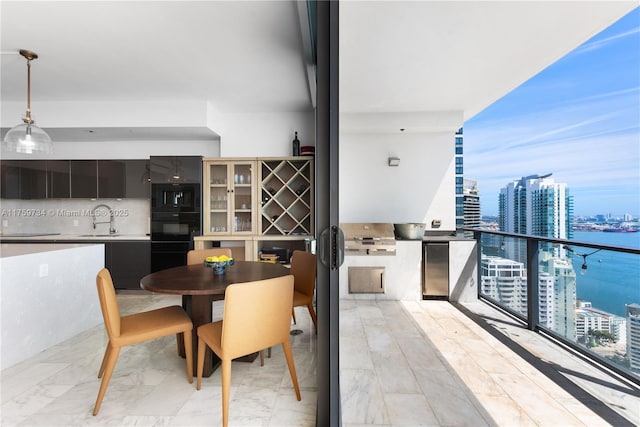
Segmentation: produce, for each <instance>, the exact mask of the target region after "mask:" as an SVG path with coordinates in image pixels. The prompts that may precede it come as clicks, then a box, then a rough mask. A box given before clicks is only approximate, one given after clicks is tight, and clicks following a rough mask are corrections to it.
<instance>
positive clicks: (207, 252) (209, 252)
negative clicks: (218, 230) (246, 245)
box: [187, 248, 233, 265]
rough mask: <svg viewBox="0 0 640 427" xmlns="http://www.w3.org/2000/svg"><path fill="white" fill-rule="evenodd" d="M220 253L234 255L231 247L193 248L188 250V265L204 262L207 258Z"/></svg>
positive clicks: (230, 256)
mask: <svg viewBox="0 0 640 427" xmlns="http://www.w3.org/2000/svg"><path fill="white" fill-rule="evenodd" d="M220 255H226V256H228V257H229V258H232V257H233V254H232V253H231V249H230V248H209V249H192V250H190V251H189V252H187V265H193V264H202V263H203V262H204V259H205V258H207V257H210V256H220Z"/></svg>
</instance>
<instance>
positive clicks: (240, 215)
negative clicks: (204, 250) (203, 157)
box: [203, 159, 256, 235]
mask: <svg viewBox="0 0 640 427" xmlns="http://www.w3.org/2000/svg"><path fill="white" fill-rule="evenodd" d="M255 170H256V162H255V160H246V159H243V160H212V161H205V162H204V182H205V185H204V186H203V188H204V202H203V206H204V209H203V210H204V231H205V233H204V234H209V235H253V234H255V233H256V230H255V222H256V210H255V209H256V184H255V181H256V180H255Z"/></svg>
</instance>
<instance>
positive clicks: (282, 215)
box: [203, 156, 315, 240]
mask: <svg viewBox="0 0 640 427" xmlns="http://www.w3.org/2000/svg"><path fill="white" fill-rule="evenodd" d="M313 173H314V172H313V157H300V156H296V157H281V158H258V159H256V160H251V159H229V160H218V159H210V160H205V162H204V182H205V185H204V187H203V188H204V193H203V194H204V199H205V200H204V227H205V233H204V234H205V235H213V236H215V235H219V236H238V235H239V236H242V235H244V236H245V237H246V236H254V237H258V238H260V239H278V238H283V239H285V240H288V239H293V240H295V239H301V238H304V237H308V236H313V235H315V223H314V217H313V212H314V206H313V200H314V185H313Z"/></svg>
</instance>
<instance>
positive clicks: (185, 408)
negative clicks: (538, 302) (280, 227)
mask: <svg viewBox="0 0 640 427" xmlns="http://www.w3.org/2000/svg"><path fill="white" fill-rule="evenodd" d="M118 298H119V300H120V301H121V308H122V309H123V312H128V313H131V312H138V311H142V310H147V309H150V308H157V307H161V306H165V305H171V304H180V298H179V297H171V296H163V295H154V294H140V293H137V294H133V295H128V294H119V295H118ZM472 307H475V309H476V310H477V311H478V312H479V313H481V314H482V315H484V316H485V318H486V319H489V321H490V322H493V323H494V324H495V327H496V328H498V330H499V332H500V333H503V334H505V335H506V336H507V337H509V338H511V339H514V340H518V345H521V346H523V347H526V348H529V351H531V352H532V354H534V355H536V356H537V357H538V358H539V359H538V360H539V361H540V364H537V365H536V366H533V365H531V364H530V363H529V362H528V361H527V360H525V359H523V358H522V357H520V356H519V355H518V354H516V353H514V352H513V350H512V349H510V348H509V347H508V346H506V345H504V344H503V343H500V342H498V340H496V339H495V338H494V337H493V336H492V335H491V334H488V333H487V332H486V331H485V330H484V329H482V328H480V327H479V326H478V325H476V324H475V323H473V322H472V321H471V320H470V319H469V318H468V317H467V316H466V315H464V314H463V313H462V312H460V311H459V310H458V309H457V308H456V307H454V306H453V305H451V304H449V303H447V302H446V301H402V302H398V301H376V300H375V299H370V300H349V301H340V345H341V352H340V380H341V384H340V390H341V399H342V421H343V426H345V427H362V426H377V427H383V426H404V425H436V426H474V427H475V426H483V425H492V426H493V425H497V426H528V425H557V424H558V423H557V421H558V420H559V419H561V420H563V422H564V421H565V420H566V422H564V424H565V425H588V426H599V425H607V423H606V422H605V421H604V420H603V419H602V418H601V417H599V416H598V415H597V414H596V412H594V410H592V408H590V407H589V406H590V405H589V404H587V405H585V404H584V403H583V402H581V401H579V400H577V399H576V398H575V397H574V396H573V395H571V394H569V393H568V392H567V391H566V390H564V389H563V388H562V386H561V385H560V384H558V383H556V382H553V381H551V380H550V379H549V378H548V377H547V376H546V375H544V374H543V373H542V372H540V370H539V369H538V367H539V366H542V367H544V368H549V369H554V368H558V367H561V368H562V369H558V371H557V375H563V376H565V377H566V378H567V379H568V380H569V381H572V382H573V383H574V384H576V386H578V387H581V388H582V389H583V390H584V393H587V394H588V395H589V396H590V399H593V405H591V406H592V407H598V405H600V406H599V407H602V405H607V406H606V408H607V409H608V410H614V411H616V412H617V413H619V414H621V415H622V416H624V417H626V418H627V419H629V420H630V422H631V424H636V425H640V411H637V410H634V409H635V408H637V407H640V397H638V395H637V392H636V391H635V390H634V389H632V388H629V387H627V386H625V385H624V384H622V383H619V382H617V381H616V380H614V379H612V378H611V377H607V376H605V375H604V374H603V373H602V371H600V370H598V369H595V368H593V367H592V366H590V365H585V364H584V363H581V362H580V360H579V359H578V358H575V357H572V356H570V355H569V354H568V353H566V352H564V353H563V352H562V351H558V350H557V348H556V347H555V346H553V345H551V344H550V343H549V342H548V341H547V340H544V339H540V337H539V336H536V334H533V333H532V332H531V331H527V330H526V329H523V328H522V327H520V326H518V325H517V323H514V322H513V321H510V320H508V319H506V320H505V319H503V318H501V317H500V316H499V315H498V314H496V313H495V312H493V311H488V309H487V308H486V307H485V306H484V305H482V304H480V305H477V304H476V305H474V304H472ZM221 309H222V307H220V306H219V304H218V307H216V306H215V305H214V307H213V311H214V314H215V312H216V310H218V311H221ZM296 317H297V324H292V326H291V328H292V329H300V330H302V334H299V335H291V345H292V349H293V353H294V360H295V364H296V371H297V373H298V380H299V384H300V389H301V395H302V401H300V402H298V401H297V400H296V398H295V393H294V390H293V386H292V384H291V379H290V376H289V372H288V369H287V366H286V363H285V360H284V356H283V353H282V348H281V347H279V346H277V347H274V348H273V349H272V357H271V358H266V360H265V366H260V363H259V359H256V360H255V361H254V362H252V363H245V362H234V363H233V366H232V384H231V399H230V400H231V401H230V425H231V426H252V427H255V426H276V427H287V426H315V414H316V399H317V391H318V390H317V388H318V387H317V384H318V379H317V338H318V336H317V334H316V333H315V330H314V329H315V328H314V327H313V324H312V323H311V320H310V317H309V315H308V312H307V311H306V309H304V308H302V307H300V308H297V309H296ZM106 343H107V340H106V334H105V333H104V327H103V326H100V327H95V328H90V329H89V330H86V331H84V332H82V333H80V334H78V335H76V336H74V337H72V338H70V339H69V340H67V341H65V342H63V343H60V344H57V345H55V346H52V347H51V348H48V349H46V350H44V351H42V352H41V353H39V354H37V355H35V356H34V357H32V358H30V359H29V360H27V361H25V362H22V363H18V364H16V365H14V366H12V367H9V368H7V369H4V370H3V371H2V372H0V388H1V389H0V392H1V393H0V394H1V398H2V400H1V402H2V406H0V425H2V426H3V427H5V426H27V427H32V426H48V427H50V426H60V427H62V426H64V427H67V426H83V427H84V426H110V427H111V426H123V425H127V426H128V425H131V426H172V427H176V426H180V427H188V426H211V425H214V426H219V425H220V424H221V417H222V403H221V385H220V372H219V370H218V371H215V372H214V373H213V374H212V375H211V377H208V378H203V383H202V389H201V390H199V391H197V390H196V389H195V384H189V383H188V382H187V379H186V373H185V369H186V366H185V361H184V359H182V358H180V357H178V356H177V355H176V343H175V338H174V337H166V338H163V339H158V340H154V341H151V342H148V343H144V344H140V345H137V346H132V347H127V348H125V349H123V351H122V352H121V355H120V358H119V360H118V364H117V365H116V370H115V372H114V376H113V378H112V380H111V384H110V385H109V388H108V389H107V393H106V395H105V398H104V401H103V404H102V408H101V410H100V413H99V414H98V416H96V417H94V416H93V415H92V414H91V412H92V409H93V405H94V403H95V398H96V396H97V393H98V387H99V385H100V380H99V379H98V378H97V372H98V368H99V366H100V362H101V360H102V355H103V352H104V348H105V345H106ZM538 365H539V366H538ZM596 396H599V399H600V400H598V397H596ZM587 403H588V402H587Z"/></svg>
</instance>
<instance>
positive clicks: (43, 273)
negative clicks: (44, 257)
mask: <svg viewBox="0 0 640 427" xmlns="http://www.w3.org/2000/svg"><path fill="white" fill-rule="evenodd" d="M48 275H49V264H40V277H47V276H48Z"/></svg>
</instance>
